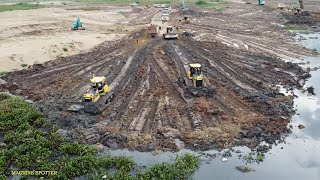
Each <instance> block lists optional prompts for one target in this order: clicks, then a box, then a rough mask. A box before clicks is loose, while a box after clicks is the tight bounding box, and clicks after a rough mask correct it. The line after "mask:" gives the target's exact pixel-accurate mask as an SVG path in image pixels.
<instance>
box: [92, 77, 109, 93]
mask: <svg viewBox="0 0 320 180" xmlns="http://www.w3.org/2000/svg"><path fill="white" fill-rule="evenodd" d="M105 80H106V78H105V77H93V78H92V79H90V81H91V83H92V84H91V86H92V87H93V88H94V89H97V90H98V91H102V90H103V86H104V85H105Z"/></svg>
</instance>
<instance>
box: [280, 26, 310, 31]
mask: <svg viewBox="0 0 320 180" xmlns="http://www.w3.org/2000/svg"><path fill="white" fill-rule="evenodd" d="M284 29H285V30H288V31H302V30H306V28H304V27H301V26H285V27H284Z"/></svg>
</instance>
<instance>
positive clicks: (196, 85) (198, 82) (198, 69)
mask: <svg viewBox="0 0 320 180" xmlns="http://www.w3.org/2000/svg"><path fill="white" fill-rule="evenodd" d="M186 70H187V71H186V72H187V77H185V78H184V79H183V82H182V84H183V85H185V87H184V89H185V91H186V92H187V94H189V95H191V96H196V97H200V96H206V97H212V96H213V94H214V89H212V87H205V86H204V76H203V71H202V65H201V64H199V63H192V64H189V66H188V68H187V69H186ZM181 80H182V79H181V78H179V79H178V82H179V83H180V82H181ZM211 86H212V85H211Z"/></svg>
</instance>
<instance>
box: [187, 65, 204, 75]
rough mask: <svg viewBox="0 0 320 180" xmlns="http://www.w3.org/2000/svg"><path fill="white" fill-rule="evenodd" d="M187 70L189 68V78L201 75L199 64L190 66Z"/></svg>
mask: <svg viewBox="0 0 320 180" xmlns="http://www.w3.org/2000/svg"><path fill="white" fill-rule="evenodd" d="M189 68H190V77H193V76H200V75H202V67H201V64H198V63H196V64H190V65H189Z"/></svg>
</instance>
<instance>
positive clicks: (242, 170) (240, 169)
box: [236, 166, 255, 173]
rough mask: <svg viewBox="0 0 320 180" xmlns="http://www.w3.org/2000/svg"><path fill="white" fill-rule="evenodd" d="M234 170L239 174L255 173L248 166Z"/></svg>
mask: <svg viewBox="0 0 320 180" xmlns="http://www.w3.org/2000/svg"><path fill="white" fill-rule="evenodd" d="M236 169H237V170H238V171H240V172H243V173H248V172H251V171H255V170H254V169H252V168H250V167H248V166H237V167H236Z"/></svg>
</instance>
